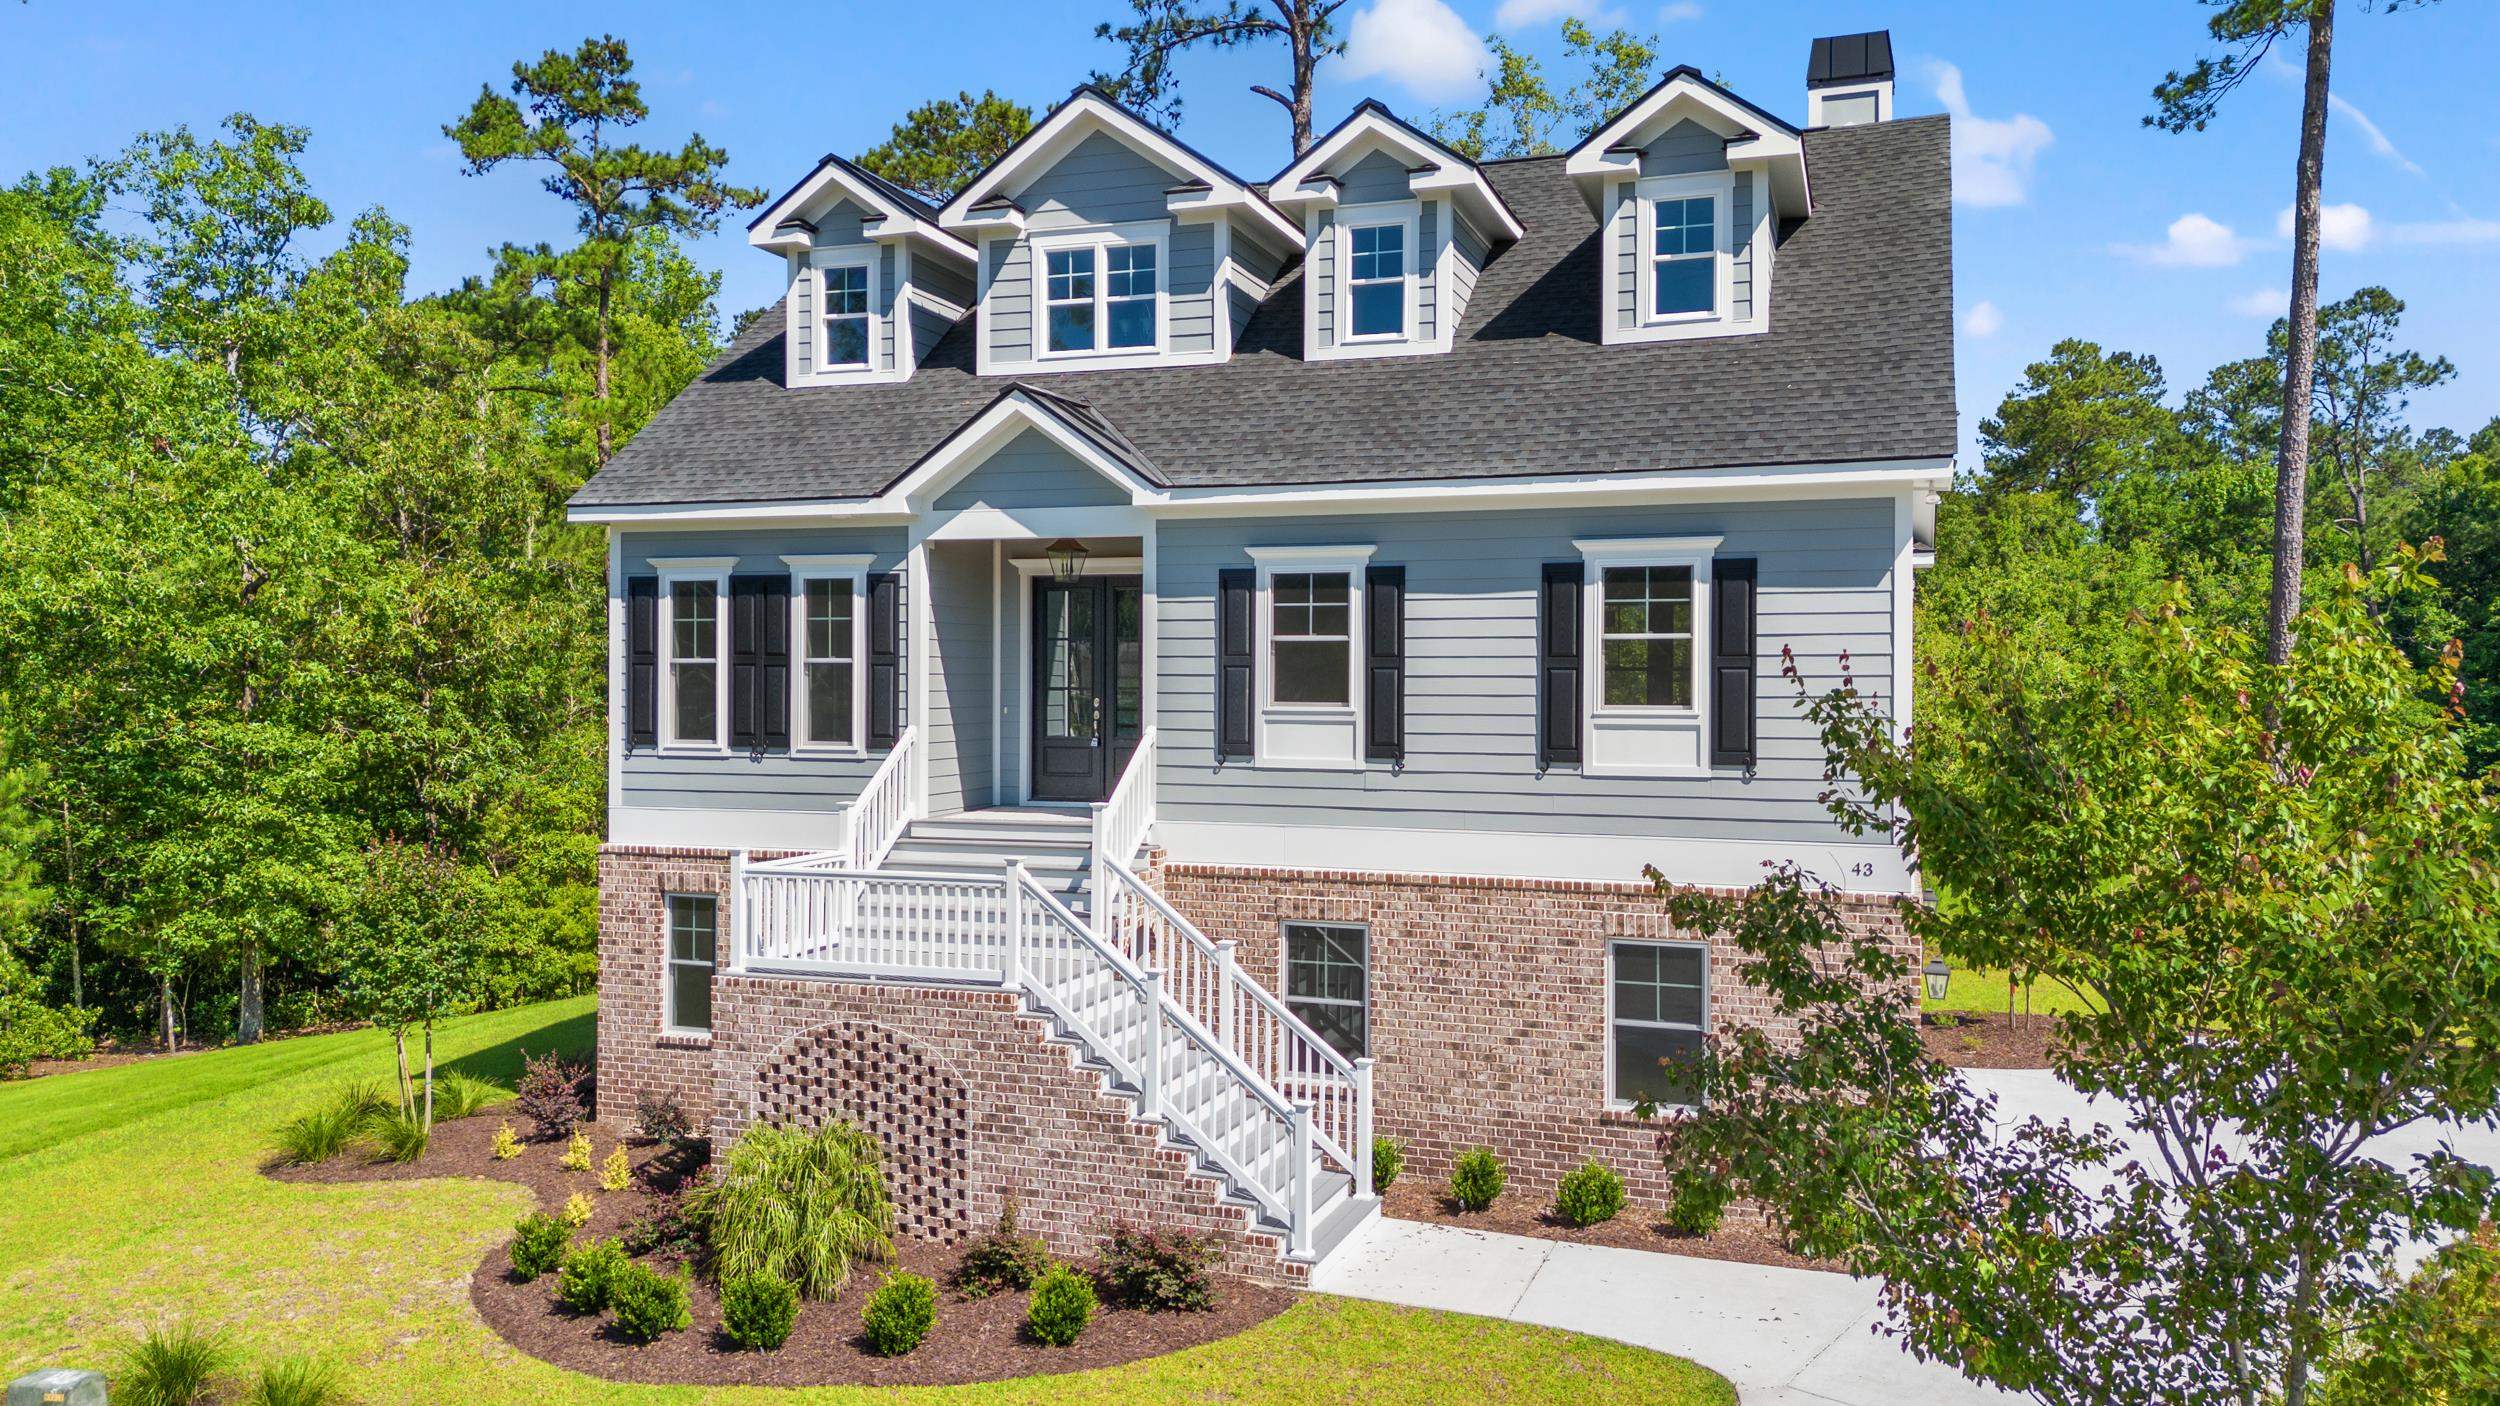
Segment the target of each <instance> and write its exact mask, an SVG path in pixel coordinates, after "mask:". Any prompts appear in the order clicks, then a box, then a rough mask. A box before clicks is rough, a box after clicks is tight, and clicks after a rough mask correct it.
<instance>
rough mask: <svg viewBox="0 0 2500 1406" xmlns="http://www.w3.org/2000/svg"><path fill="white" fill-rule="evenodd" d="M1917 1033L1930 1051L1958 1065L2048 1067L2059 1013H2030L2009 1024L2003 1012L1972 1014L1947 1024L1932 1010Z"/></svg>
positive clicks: (1988, 1067) (1961, 1066) (2054, 1042)
mask: <svg viewBox="0 0 2500 1406" xmlns="http://www.w3.org/2000/svg"><path fill="white" fill-rule="evenodd" d="M1918 1034H1919V1038H1920V1039H1921V1040H1924V1041H1925V1042H1926V1043H1927V1052H1928V1053H1929V1054H1931V1055H1934V1056H1935V1057H1936V1058H1938V1059H1941V1060H1943V1061H1944V1062H1945V1063H1947V1064H1950V1065H1952V1066H1953V1067H1954V1068H1956V1069H2046V1068H2048V1067H2049V1050H2050V1048H2051V1046H2053V1045H2055V1044H2056V1043H2057V1017H2055V1016H2048V1015H2027V1016H2024V1017H2022V1018H2021V1020H2020V1022H2019V1023H2016V1024H2011V1025H2009V1024H2008V1023H2007V1022H2006V1018H2005V1017H2004V1016H2001V1015H1970V1016H1961V1017H1958V1018H1957V1019H1956V1023H1955V1024H1952V1025H1946V1024H1943V1023H1942V1022H1941V1021H1939V1019H1938V1018H1937V1017H1936V1015H1934V1014H1933V1013H1930V1014H1929V1015H1928V1016H1927V1017H1926V1018H1925V1019H1924V1020H1922V1021H1921V1022H1920V1023H1919V1030H1918Z"/></svg>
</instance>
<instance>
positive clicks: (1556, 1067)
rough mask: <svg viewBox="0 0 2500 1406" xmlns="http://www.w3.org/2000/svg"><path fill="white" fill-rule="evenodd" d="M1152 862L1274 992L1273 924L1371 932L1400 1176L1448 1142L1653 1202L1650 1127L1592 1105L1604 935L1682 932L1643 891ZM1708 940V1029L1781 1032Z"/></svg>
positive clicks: (1279, 942)
mask: <svg viewBox="0 0 2500 1406" xmlns="http://www.w3.org/2000/svg"><path fill="white" fill-rule="evenodd" d="M1150 861H1151V863H1150V872H1151V874H1152V877H1153V878H1154V879H1155V881H1156V882H1157V883H1158V886H1159V887H1160V888H1161V890H1162V892H1163V894H1164V896H1165V897H1166V898H1167V899H1169V900H1170V901H1171V903H1172V905H1173V906H1174V907H1176V908H1178V909H1179V910H1180V911H1181V912H1183V913H1184V914H1187V915H1188V916H1189V918H1190V919H1191V921H1193V922H1195V923H1197V924H1198V925H1199V927H1200V928H1201V929H1202V930H1204V931H1205V932H1206V934H1207V935H1208V936H1209V937H1211V938H1215V939H1217V940H1222V939H1225V938H1231V939H1233V940H1234V941H1235V942H1237V943H1239V944H1240V945H1239V947H1238V948H1237V949H1236V956H1237V958H1238V959H1239V961H1240V962H1241V964H1242V967H1243V968H1244V970H1246V971H1247V972H1248V973H1249V974H1250V975H1252V976H1254V977H1256V978H1257V979H1258V980H1259V982H1260V983H1261V984H1263V985H1265V986H1267V987H1268V989H1269V990H1272V991H1277V992H1280V993H1281V992H1282V991H1283V990H1284V981H1283V977H1282V970H1281V969H1282V967H1283V963H1284V925H1285V924H1286V923H1288V922H1324V923H1359V924H1362V925H1364V926H1365V927H1366V928H1368V929H1369V932H1370V939H1369V942H1370V961H1371V989H1370V998H1371V1012H1370V1016H1371V1054H1372V1057H1373V1060H1374V1065H1373V1069H1372V1080H1373V1084H1372V1088H1373V1099H1374V1123H1375V1127H1376V1129H1377V1130H1378V1131H1380V1132H1383V1133H1386V1134H1388V1135H1390V1136H1392V1137H1395V1138H1397V1139H1398V1140H1399V1141H1400V1142H1402V1143H1404V1144H1405V1146H1406V1150H1407V1164H1406V1175H1408V1176H1413V1177H1424V1178H1428V1179H1430V1180H1432V1181H1436V1182H1437V1181H1441V1180H1445V1179H1446V1178H1447V1177H1448V1175H1449V1172H1450V1167H1451V1164H1452V1163H1453V1162H1454V1161H1455V1160H1456V1158H1457V1156H1458V1153H1459V1152H1460V1151H1461V1150H1463V1149H1465V1148H1468V1147H1474V1146H1489V1147H1491V1148H1493V1149H1494V1151H1496V1152H1497V1153H1499V1154H1500V1155H1501V1157H1502V1159H1503V1160H1504V1162H1505V1163H1506V1164H1507V1165H1508V1167H1509V1169H1510V1185H1511V1194H1513V1195H1523V1194H1524V1195H1528V1196H1532V1197H1536V1198H1539V1199H1542V1200H1548V1201H1550V1200H1551V1198H1552V1194H1553V1190H1554V1185H1555V1183H1556V1182H1558V1181H1559V1180H1560V1179H1561V1178H1562V1175H1563V1173H1565V1172H1567V1171H1569V1170H1571V1169H1572V1168H1574V1167H1577V1166H1578V1165H1580V1164H1581V1163H1582V1162H1584V1161H1586V1160H1587V1159H1589V1158H1590V1157H1596V1158H1599V1159H1601V1160H1603V1161H1605V1162H1606V1163H1607V1164H1608V1165H1610V1166H1612V1167H1613V1168H1615V1170H1617V1171H1619V1172H1621V1173H1622V1174H1623V1178H1624V1183H1625V1187H1626V1189H1627V1191H1628V1192H1629V1193H1630V1195H1631V1196H1632V1197H1633V1199H1634V1200H1636V1201H1640V1202H1644V1203H1646V1204H1650V1205H1662V1204H1664V1202H1665V1200H1666V1198H1667V1193H1668V1186H1667V1179H1666V1177H1665V1175H1664V1173H1663V1172H1662V1170H1661V1169H1660V1167H1659V1165H1658V1154H1657V1147H1656V1129H1655V1127H1654V1125H1644V1124H1642V1123H1640V1122H1639V1121H1638V1120H1636V1119H1634V1118H1632V1117H1631V1116H1630V1115H1629V1114H1625V1113H1617V1112H1612V1111H1610V1110H1608V1108H1607V1107H1606V1054H1607V1041H1608V1026H1607V1009H1608V994H1609V993H1608V990H1607V944H1608V943H1609V942H1611V941H1614V940H1617V939H1626V938H1641V939H1652V940H1655V939H1669V940H1677V941H1694V940H1697V939H1696V937H1695V935H1694V934H1691V933H1688V932H1679V931H1676V930H1675V929H1674V927H1673V926H1672V925H1671V924H1670V923H1669V921H1668V919H1667V915H1666V912H1665V909H1664V905H1663V904H1662V902H1661V901H1660V899H1659V897H1658V895H1657V894H1656V892H1655V891H1653V890H1652V889H1651V888H1650V887H1649V886H1648V885H1646V884H1599V883H1569V882H1562V881H1554V880H1535V879H1493V878H1462V877H1448V876H1436V875H1421V874H1376V873H1352V872H1314V871H1308V870H1273V869H1249V868H1234V867H1227V866H1218V865H1203V864H1185V863H1173V862H1170V861H1168V860H1166V859H1164V857H1163V856H1161V855H1152V856H1150ZM1840 906H1841V912H1842V919H1843V922H1844V923H1845V924H1846V925H1847V926H1848V927H1849V928H1851V929H1852V930H1853V931H1861V932H1871V933H1877V934H1884V935H1888V936H1889V937H1890V938H1891V939H1892V940H1893V942H1894V943H1895V944H1896V945H1897V946H1898V947H1900V948H1901V949H1902V950H1903V951H1905V952H1909V951H1910V945H1911V941H1912V940H1911V939H1910V938H1909V937H1908V935H1907V932H1906V929H1905V928H1904V926H1903V924H1902V921H1901V917H1900V914H1899V912H1898V910H1897V908H1896V900H1894V899H1891V898H1888V897H1881V896H1870V895H1850V896H1846V897H1844V898H1842V899H1841V901H1840ZM1708 942H1709V948H1710V956H1709V973H1710V975H1709V982H1710V1011H1709V1020H1710V1028H1711V1029H1712V1030H1713V1031H1714V1032H1715V1031H1719V1030H1725V1029H1727V1028H1729V1027H1730V1026H1732V1025H1736V1024H1751V1025H1758V1026H1761V1027H1763V1028H1765V1029H1768V1030H1769V1031H1770V1032H1771V1033H1772V1035H1773V1036H1774V1038H1777V1037H1779V1036H1781V1035H1789V1036H1793V1035H1794V1034H1795V1025H1794V1022H1792V1021H1786V1020H1782V1019H1780V1018H1778V1017H1776V1016H1775V1015H1774V1014H1773V1012H1772V1009H1771V999H1770V996H1769V994H1768V993H1766V992H1764V991H1762V990H1761V989H1759V988H1757V987H1752V986H1748V985H1744V984H1741V983H1739V982H1738V981H1737V980H1736V976H1735V972H1736V969H1737V964H1738V961H1739V960H1740V956H1741V954H1740V953H1739V952H1738V951H1737V950H1736V947H1735V944H1734V943H1733V942H1732V941H1730V940H1728V939H1727V938H1726V936H1725V935H1723V934H1712V935H1710V936H1709V938H1708ZM1911 955H1912V956H1913V957H1915V953H1914V952H1912V953H1911Z"/></svg>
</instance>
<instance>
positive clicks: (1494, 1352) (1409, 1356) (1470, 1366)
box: [0, 998, 1736, 1406]
mask: <svg viewBox="0 0 2500 1406" xmlns="http://www.w3.org/2000/svg"><path fill="white" fill-rule="evenodd" d="M591 1027H592V1010H591V1002H590V1001H589V1000H588V999H587V998H583V999H579V1000H573V1001H565V1002H557V1003H554V1004H550V1005H544V1006H536V1007H531V1008H528V1009H524V1010H517V1011H502V1012H497V1013H494V1014H491V1015H483V1016H476V1017H472V1018H470V1019H467V1020H463V1021H458V1022H454V1023H453V1024H451V1025H450V1026H448V1027H446V1028H445V1029H443V1030H441V1031H440V1032H439V1033H438V1041H437V1048H438V1050H439V1051H440V1052H441V1054H442V1056H443V1058H444V1059H445V1061H446V1062H447V1063H448V1064H449V1065H450V1067H452V1068H454V1069H457V1070H459V1071H461V1072H465V1073H469V1074H474V1075H478V1076H480V1077H483V1078H488V1079H493V1080H496V1081H498V1082H502V1083H507V1084H508V1083H509V1082H510V1081H511V1080H512V1078H513V1077H514V1075H516V1074H517V1073H518V1072H519V1068H520V1049H521V1046H522V1045H523V1044H526V1045H527V1046H528V1047H529V1048H530V1049H531V1050H533V1051H536V1050H544V1049H546V1048H547V1047H548V1046H550V1045H556V1044H561V1045H565V1046H567V1047H569V1048H571V1049H573V1050H575V1051H582V1050H586V1049H587V1047H588V1045H589V1041H590V1035H591ZM390 1077H391V1053H390V1039H389V1037H388V1036H387V1035H384V1034H380V1033H376V1032H372V1031H354V1032H349V1033H345V1034H338V1035H321V1036H314V1037H310V1038H306V1039H300V1040H284V1041H279V1042H276V1043H273V1044H269V1045H262V1046H258V1047H253V1048H245V1049H232V1050H218V1051H212V1052H208V1053H203V1054H195V1055H184V1056H181V1057H178V1058H174V1059H165V1060H152V1061H146V1062H142V1063H137V1064H129V1065H122V1066H119V1067H116V1068H111V1069H98V1070H92V1071H88V1072H82V1073H76V1074H62V1075H55V1076H52V1077H50V1078H45V1079H36V1080H31V1081H28V1082H24V1083H16V1084H7V1085H0V1206H7V1207H11V1208H12V1213H11V1214H9V1215H5V1216H0V1380H8V1379H10V1378H14V1377H16V1376H18V1375H19V1374H21V1373H23V1372H26V1371H30V1370H32V1369H34V1368H36V1367H38V1366H53V1365H60V1366H73V1365H90V1366H98V1367H102V1366H106V1365H109V1364H110V1362H111V1361H112V1359H113V1356H114V1354H115V1350H116V1349H117V1348H118V1347H120V1346H121V1345H122V1344H124V1343H126V1342H128V1341H130V1340H131V1339H132V1338H133V1337H135V1336H137V1335H138V1334H139V1333H140V1332H141V1331H143V1330H145V1329H146V1328H148V1327H149V1326H151V1325H155V1324H160V1323H167V1322H175V1321H184V1322H191V1323H197V1324H199V1325H201V1326H202V1327H203V1328H204V1329H209V1330H214V1329H225V1330H228V1331H230V1332H231V1333H232V1334H233V1338H232V1341H233V1344H234V1346H235V1348H236V1349H237V1350H238V1351H239V1352H240V1354H241V1356H242V1360H243V1362H244V1363H245V1364H246V1366H247V1369H248V1370H250V1371H253V1372H257V1371H258V1370H259V1368H260V1367H261V1366H263V1365H264V1364H267V1363H271V1362H275V1361H277V1360H280V1359H282V1358H287V1357H303V1356H317V1357H318V1358H320V1359H321V1360H322V1361H324V1362H326V1363H332V1364H335V1365H336V1366H337V1367H338V1369H339V1371H340V1374H341V1375H340V1384H341V1385H342V1386H343V1387H344V1388H345V1389H346V1391H347V1392H348V1394H349V1395H350V1396H352V1397H353V1398H354V1399H355V1400H356V1401H358V1402H360V1403H363V1406H388V1404H389V1403H398V1402H407V1403H433V1402H440V1401H463V1402H478V1403H495V1402H511V1403H522V1402H546V1403H555V1404H556V1406H574V1404H575V1403H585V1404H586V1403H687V1406H692V1403H697V1402H715V1401H717V1402H730V1403H767V1402H769V1403H775V1406H781V1404H782V1403H788V1404H789V1406H799V1403H807V1406H819V1403H823V1404H824V1406H833V1404H835V1403H839V1406H997V1404H998V1403H1033V1406H1043V1404H1044V1403H1048V1406H1113V1404H1114V1403H1121V1404H1122V1406H1125V1403H1130V1402H1140V1401H1152V1402H1167V1401H1183V1402H1206V1403H1217V1402H1221V1403H1225V1404H1226V1406H1267V1403H1274V1404H1275V1406H1286V1403H1292V1406H1302V1404H1303V1403H1309V1402H1338V1401H1345V1402H1353V1401H1360V1402H1365V1403H1384V1406H1400V1404H1401V1403H1416V1404H1417V1406H1422V1403H1431V1402H1443V1401H1460V1400H1464V1401H1481V1402H1518V1403H1527V1402H1569V1403H1572V1406H1604V1403H1614V1402H1623V1403H1635V1402H1637V1403H1644V1404H1645V1406H1733V1403H1734V1402H1735V1400H1736V1395H1735V1392H1734V1391H1733V1390H1732V1389H1731V1388H1730V1387H1729V1386H1728V1384H1727V1383H1726V1382H1725V1381H1724V1380H1722V1379H1720V1378H1719V1377H1717V1376H1716V1375H1715V1374H1713V1373H1710V1372H1708V1371H1705V1370H1704V1369H1702V1368H1700V1367H1696V1366H1694V1365H1693V1364H1691V1363H1688V1362H1684V1361H1682V1360H1680V1359H1677V1358H1672V1357H1666V1356H1662V1355H1660V1354H1657V1353H1652V1352H1646V1351H1643V1350H1641V1349H1638V1348H1633V1347H1628V1346H1625V1345H1623V1344H1620V1343H1614V1342H1609V1341H1606V1340H1603V1339H1597V1338H1588V1337H1581V1336H1578V1335H1575V1334H1570V1333H1562V1332H1556V1331H1553V1330H1550V1329H1543V1328H1533V1327H1527V1326H1524V1325H1519V1324H1511V1323H1502V1322H1495V1321H1493V1320H1489V1319H1481V1318H1466V1317H1459V1316H1455V1315H1450V1314H1440V1313H1428V1312H1424V1311H1420V1310H1413V1309H1400V1308H1392V1307H1387V1306H1383V1305H1377V1304H1367V1303H1358V1302H1354V1301H1351V1300H1343V1299H1328V1298H1318V1297H1313V1298H1309V1299H1306V1300H1305V1301H1304V1302H1302V1303H1300V1304H1297V1305H1296V1306H1295V1307H1293V1308H1291V1309H1289V1310H1287V1311H1286V1312H1285V1313H1284V1314H1282V1315H1280V1316H1278V1317H1277V1318H1275V1319H1272V1320H1270V1321H1269V1322H1267V1323H1265V1324H1262V1325H1260V1326H1259V1327H1256V1328H1253V1329H1251V1330H1250V1331H1248V1332H1246V1333H1243V1334H1241V1335H1239V1336H1237V1337H1234V1338H1230V1339H1227V1340H1225V1341H1223V1342H1218V1343H1210V1344H1207V1345H1205V1346H1203V1347H1197V1348H1192V1349H1190V1350H1188V1351H1186V1352H1180V1353H1175V1354H1172V1355H1171V1356H1168V1357H1162V1358H1156V1359H1153V1360H1151V1361H1146V1362H1137V1363H1132V1364H1130V1365H1128V1366H1126V1367H1117V1368H1111V1369H1108V1370H1104V1371H1099V1372H1087V1373H1081V1374H1077V1375H1073V1376H1060V1377H1046V1378H1035V1379H1031V1380H1028V1381H1022V1382H1004V1383H998V1384H994V1385H989V1386H974V1387H952V1388H943V1389H930V1390H911V1391H884V1390H873V1389H864V1388H825V1389H818V1390H809V1391H773V1390H765V1389H760V1388H753V1389H736V1390H721V1389H716V1388H706V1387H640V1386H629V1385H623V1384H618V1383H612V1382H604V1381H600V1380H597V1379H595V1378H591V1377H586V1376H581V1375H577V1374H574V1373H570V1372H566V1371H563V1370H561V1369H558V1368H555V1367H551V1366H548V1365H547V1364H545V1363H542V1362H539V1361H536V1360H535V1359H533V1358H530V1357H527V1356H524V1355H523V1354H521V1353H520V1352H518V1351H516V1350H515V1349H513V1348H511V1347H509V1346H507V1345H506V1344H505V1343H504V1342H503V1340H502V1339H500V1338H497V1337H496V1336H495V1335H494V1334H493V1333H492V1332H491V1331H489V1330H488V1329H487V1328H486V1326H485V1325H484V1324H483V1323H481V1322H480V1321H479V1320H478V1318H477V1315H476V1314H475V1313H474V1312H473V1311H472V1310H471V1308H470V1306H469V1299H468V1280H469V1273H470V1271H471V1270H472V1269H473V1268H475V1266H476V1265H477V1262H478V1260H479V1259H480V1258H481V1257H483V1256H484V1255H485V1253H486V1252H487V1250H488V1249H489V1248H490V1247H493V1246H495V1245H498V1244H500V1243H501V1242H502V1241H503V1240H504V1239H505V1238H506V1237H507V1236H508V1235H509V1234H510V1233H511V1229H512V1222H513V1220H514V1219H515V1218H516V1217H518V1216H519V1215H520V1214H521V1213H522V1212H524V1211H526V1210H528V1209H530V1198H529V1195H528V1193H527V1192H525V1191H523V1190H522V1189H521V1188H519V1187H517V1186H510V1185H506V1184H503V1183H499V1182H488V1181H478V1180H434V1181H414V1182H371V1183H357V1184H346V1185H301V1184H296V1185H290V1184H285V1183H280V1182H275V1181H271V1180H269V1179H268V1178H266V1177H263V1176H262V1175H261V1174H260V1172H259V1163H260V1162H261V1160H262V1159H263V1158H264V1157H266V1156H267V1155H268V1148H269V1145H270V1142H271V1137H272V1134H273V1133H274V1132H275V1130H276V1129H277V1127H278V1125H279V1124H280V1123H282V1122H284V1121H285V1120H286V1119H288V1118H291V1117H293V1116H295V1115H296V1114H298V1113H301V1112H303V1111H304V1110H305V1109H306V1108H309V1107H311V1106H312V1105H314V1104H315V1103H317V1102H319V1101H320V1100H321V1099H322V1098H324V1097H326V1096H328V1095H329V1094H330V1093H331V1092H332V1091H334V1090H335V1089H337V1088H338V1087H339V1086H340V1085H341V1084H342V1083H348V1082H353V1081H358V1080H364V1079H388V1078H390ZM940 1316H941V1323H940V1326H939V1331H940V1332H943V1331H945V1328H944V1324H943V1321H942V1320H943V1314H941V1315H940ZM116 1399H118V1397H117V1398H116Z"/></svg>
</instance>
